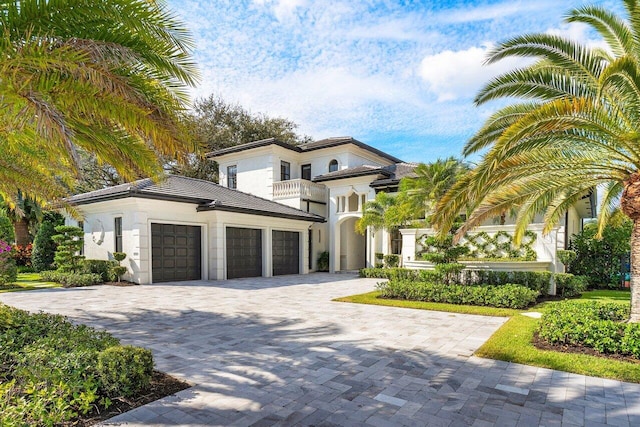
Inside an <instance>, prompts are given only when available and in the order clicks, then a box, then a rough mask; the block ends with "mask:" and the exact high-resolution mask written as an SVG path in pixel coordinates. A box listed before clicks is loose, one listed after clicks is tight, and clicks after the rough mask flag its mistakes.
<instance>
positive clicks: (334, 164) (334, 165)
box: [329, 159, 338, 172]
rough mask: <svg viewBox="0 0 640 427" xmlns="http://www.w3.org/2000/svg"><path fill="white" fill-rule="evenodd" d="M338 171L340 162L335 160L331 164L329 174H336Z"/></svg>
mask: <svg viewBox="0 0 640 427" xmlns="http://www.w3.org/2000/svg"><path fill="white" fill-rule="evenodd" d="M337 170H338V161H337V160H336V159H333V160H331V161H330V162H329V172H335V171H337Z"/></svg>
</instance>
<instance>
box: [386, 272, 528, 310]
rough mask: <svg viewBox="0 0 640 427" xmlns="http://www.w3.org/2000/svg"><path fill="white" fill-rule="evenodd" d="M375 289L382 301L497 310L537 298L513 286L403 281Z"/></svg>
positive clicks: (517, 305) (392, 281) (519, 287)
mask: <svg viewBox="0 0 640 427" xmlns="http://www.w3.org/2000/svg"><path fill="white" fill-rule="evenodd" d="M377 289H378V290H379V291H380V296H381V297H383V298H395V299H406V300H412V301H431V302H443V303H448V304H467V305H480V306H490V307H501V308H526V307H528V306H529V305H531V304H533V303H534V302H535V301H536V298H537V296H538V292H536V291H533V290H531V289H528V288H526V287H525V286H522V285H515V284H505V285H500V286H492V285H468V286H467V285H447V284H442V283H429V282H416V281H414V280H406V279H405V280H398V279H394V280H389V281H388V282H383V283H378V285H377Z"/></svg>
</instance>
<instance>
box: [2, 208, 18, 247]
mask: <svg viewBox="0 0 640 427" xmlns="http://www.w3.org/2000/svg"><path fill="white" fill-rule="evenodd" d="M15 239H16V238H15V232H14V230H13V224H12V223H11V220H10V219H9V218H8V217H7V216H6V215H5V214H3V213H2V212H0V240H1V241H3V242H7V243H12V242H14V241H15Z"/></svg>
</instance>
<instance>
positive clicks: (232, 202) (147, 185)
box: [66, 175, 324, 222]
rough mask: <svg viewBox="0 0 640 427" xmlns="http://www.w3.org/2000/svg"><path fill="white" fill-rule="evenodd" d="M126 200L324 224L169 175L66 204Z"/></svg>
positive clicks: (249, 196) (296, 211) (296, 212)
mask: <svg viewBox="0 0 640 427" xmlns="http://www.w3.org/2000/svg"><path fill="white" fill-rule="evenodd" d="M123 197H143V198H151V199H160V200H173V201H177V202H185V203H195V204H198V207H197V210H198V211H204V210H222V211H231V212H243V213H249V214H257V215H265V216H272V217H279V218H290V219H300V220H305V221H315V222H323V221H324V218H322V217H321V216H319V215H315V214H312V213H308V212H305V211H302V210H300V209H295V208H292V207H290V206H286V205H283V204H281V203H277V202H273V201H271V200H267V199H263V198H261V197H257V196H254V195H252V194H248V193H243V192H242V191H238V190H233V189H230V188H227V187H223V186H221V185H218V184H216V183H213V182H210V181H203V180H200V179H195V178H186V177H183V176H176V175H169V176H167V177H166V179H164V180H162V181H160V182H155V183H154V182H153V181H152V180H151V179H148V178H147V179H141V180H139V181H135V182H131V183H127V184H122V185H116V186H114V187H108V188H104V189H101V190H97V191H91V192H89V193H82V194H77V195H75V196H73V197H70V198H68V199H67V200H66V201H67V202H68V203H70V204H72V205H81V204H88V203H96V202H100V201H103V200H110V199H117V198H123Z"/></svg>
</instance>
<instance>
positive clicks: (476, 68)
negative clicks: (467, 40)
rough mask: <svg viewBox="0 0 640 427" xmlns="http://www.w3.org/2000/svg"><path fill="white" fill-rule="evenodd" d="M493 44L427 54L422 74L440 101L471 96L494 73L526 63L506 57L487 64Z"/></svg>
mask: <svg viewBox="0 0 640 427" xmlns="http://www.w3.org/2000/svg"><path fill="white" fill-rule="evenodd" d="M490 48H491V45H485V46H482V47H471V48H469V49H466V50H459V51H452V50H445V51H443V52H439V53H436V54H434V55H428V56H426V57H424V59H423V60H422V62H421V63H420V70H419V74H420V76H421V77H422V78H423V79H424V81H425V82H426V83H427V84H428V86H429V90H430V91H431V92H432V93H433V94H435V95H436V96H437V98H438V101H439V102H445V101H455V100H458V99H471V98H473V97H474V96H475V95H476V93H477V92H478V90H479V89H480V88H481V87H482V86H483V85H484V84H486V83H487V82H489V80H490V79H491V78H493V77H496V76H497V75H499V74H502V73H504V72H507V71H509V70H512V69H514V68H516V67H518V66H522V65H524V64H526V63H527V61H526V60H522V59H505V60H502V61H500V62H497V63H495V64H491V65H484V62H485V60H486V58H487V52H488V51H489V49H490Z"/></svg>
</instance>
